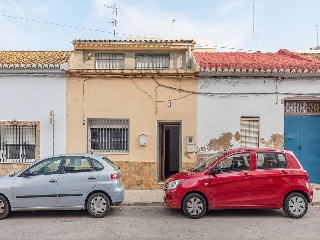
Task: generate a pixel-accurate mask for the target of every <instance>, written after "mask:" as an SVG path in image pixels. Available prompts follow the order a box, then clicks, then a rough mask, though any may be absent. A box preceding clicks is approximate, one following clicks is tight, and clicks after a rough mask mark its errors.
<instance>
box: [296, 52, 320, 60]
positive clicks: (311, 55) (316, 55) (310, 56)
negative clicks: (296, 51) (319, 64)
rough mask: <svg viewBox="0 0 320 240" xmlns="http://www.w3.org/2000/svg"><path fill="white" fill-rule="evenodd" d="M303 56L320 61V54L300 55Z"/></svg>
mask: <svg viewBox="0 0 320 240" xmlns="http://www.w3.org/2000/svg"><path fill="white" fill-rule="evenodd" d="M300 54H301V55H303V56H307V57H309V58H314V59H317V60H320V52H319V53H300Z"/></svg>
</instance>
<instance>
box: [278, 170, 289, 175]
mask: <svg viewBox="0 0 320 240" xmlns="http://www.w3.org/2000/svg"><path fill="white" fill-rule="evenodd" d="M288 173H289V172H287V171H281V172H280V174H281V175H285V174H288Z"/></svg>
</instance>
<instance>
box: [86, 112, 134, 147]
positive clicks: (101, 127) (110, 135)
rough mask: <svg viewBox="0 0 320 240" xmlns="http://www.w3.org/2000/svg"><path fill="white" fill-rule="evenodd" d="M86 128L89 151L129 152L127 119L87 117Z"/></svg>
mask: <svg viewBox="0 0 320 240" xmlns="http://www.w3.org/2000/svg"><path fill="white" fill-rule="evenodd" d="M88 130H89V132H88V136H89V137H88V151H89V152H91V151H97V152H111V153H117V152H119V153H128V152H129V119H114V118H93V119H88Z"/></svg>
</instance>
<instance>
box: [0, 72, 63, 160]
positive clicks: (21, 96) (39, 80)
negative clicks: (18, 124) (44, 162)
mask: <svg viewBox="0 0 320 240" xmlns="http://www.w3.org/2000/svg"><path fill="white" fill-rule="evenodd" d="M16 71H17V70H16ZM57 73H59V74H54V73H52V74H41V75H37V74H35V75H30V74H24V75H23V76H19V75H17V74H1V72H0V105H1V108H0V121H12V120H17V121H40V157H41V158H42V157H45V156H49V155H52V153H53V128H52V125H50V122H49V119H50V118H49V114H50V110H53V111H54V112H55V136H54V137H55V142H54V148H55V150H54V153H55V154H60V153H65V151H66V77H65V75H64V74H61V70H59V69H57Z"/></svg>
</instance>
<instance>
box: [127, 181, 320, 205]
mask: <svg viewBox="0 0 320 240" xmlns="http://www.w3.org/2000/svg"><path fill="white" fill-rule="evenodd" d="M311 185H312V186H313V201H312V203H311V205H320V184H311ZM163 196H164V192H163V190H126V192H125V199H124V201H123V205H124V206H148V205H159V206H161V205H164V202H163Z"/></svg>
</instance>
